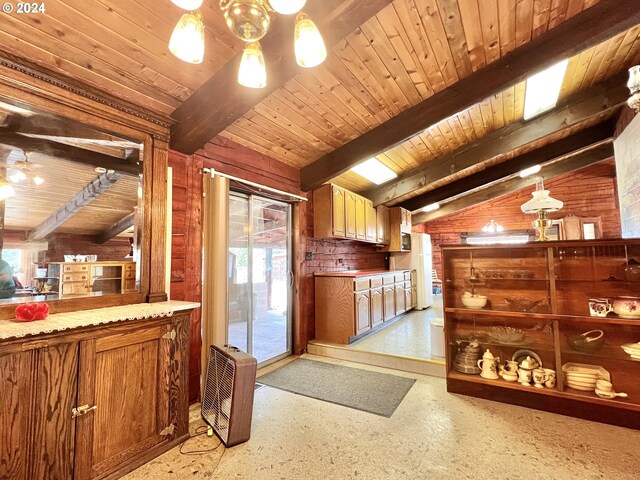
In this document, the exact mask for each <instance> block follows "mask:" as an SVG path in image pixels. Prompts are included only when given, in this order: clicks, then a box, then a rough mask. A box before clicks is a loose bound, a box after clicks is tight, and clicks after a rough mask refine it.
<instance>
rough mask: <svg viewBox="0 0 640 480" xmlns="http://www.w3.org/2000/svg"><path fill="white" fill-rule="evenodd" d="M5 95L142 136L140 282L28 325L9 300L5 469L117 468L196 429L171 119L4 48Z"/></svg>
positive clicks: (116, 472)
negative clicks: (171, 267)
mask: <svg viewBox="0 0 640 480" xmlns="http://www.w3.org/2000/svg"><path fill="white" fill-rule="evenodd" d="M0 98H2V99H3V100H4V101H7V102H15V103H17V104H19V105H20V106H25V107H28V108H30V109H33V111H37V112H41V113H42V114H43V115H52V116H56V117H60V118H66V119H73V121H74V122H81V123H82V124H83V125H85V126H87V127H88V128H92V129H95V130H98V131H101V132H108V133H111V134H113V135H117V136H119V137H121V138H126V139H129V140H131V141H133V142H136V143H139V144H142V145H143V147H142V149H141V155H140V160H141V165H142V172H141V173H142V189H141V191H142V197H141V199H140V202H139V205H138V209H139V210H138V211H139V212H140V220H141V228H142V231H141V235H140V237H139V238H140V242H139V244H138V246H139V251H138V252H137V254H136V264H137V270H138V272H139V274H138V278H137V281H138V288H129V286H130V285H129V283H127V282H125V283H124V288H123V289H122V290H124V291H123V292H122V293H119V294H113V295H100V296H86V295H73V296H69V297H66V296H62V298H58V299H55V300H49V299H47V302H48V303H49V306H50V311H51V314H50V316H49V318H48V319H47V320H44V321H40V322H32V323H30V324H17V323H16V322H14V321H12V320H11V319H14V318H15V317H14V315H15V313H14V311H15V308H16V305H15V304H11V303H8V304H0V392H2V394H1V397H2V404H3V408H2V409H1V410H0V425H3V431H2V435H3V438H2V449H1V451H0V478H10V479H12V480H31V479H35V478H59V479H72V478H73V479H76V480H78V479H107V478H119V477H121V476H122V475H124V474H125V473H127V472H128V471H131V470H133V469H134V468H136V467H137V466H139V465H141V464H143V463H145V462H147V461H149V460H150V459H152V458H154V457H156V456H158V455H159V454H160V453H162V452H164V451H166V450H168V449H170V448H172V447H173V446H175V445H178V444H179V443H181V442H183V441H184V440H185V439H186V438H188V435H189V432H188V415H189V412H188V407H189V401H188V391H189V388H188V363H189V362H188V360H189V331H190V326H189V322H190V312H191V310H192V309H193V308H194V307H195V306H196V304H186V303H185V302H167V301H166V300H167V294H166V292H165V278H166V277H165V269H166V263H165V257H166V241H167V240H166V239H167V236H166V216H167V171H168V169H167V159H168V140H169V128H170V124H171V121H170V119H168V118H166V117H162V116H159V115H156V114H153V113H149V112H146V111H144V110H141V109H140V108H138V107H136V106H133V105H130V104H126V103H124V102H121V101H119V100H116V99H114V98H113V97H111V96H109V95H108V94H105V93H103V92H99V91H96V90H92V89H90V88H87V87H85V86H83V85H80V84H78V83H77V82H75V81H74V80H72V79H68V78H62V77H60V76H58V75H55V74H52V73H51V72H48V71H44V70H43V69H42V68H40V67H39V66H36V65H32V64H29V63H28V62H26V61H23V60H19V59H17V58H15V57H12V56H9V55H5V54H3V53H2V52H0ZM63 265H64V264H63ZM77 265H80V267H77V268H83V267H86V268H89V264H87V265H82V264H76V266H77ZM131 265H135V264H133V263H131ZM76 266H74V265H71V266H69V269H70V271H69V272H66V273H67V274H68V275H70V276H69V277H68V279H67V280H65V277H64V276H63V277H61V282H63V284H64V282H65V281H71V280H72V276H74V275H76V273H79V275H80V277H81V276H82V274H83V272H76V271H75V270H74V268H76ZM121 268H123V269H124V276H125V277H126V276H127V268H126V265H124V264H123V265H122V266H121ZM63 270H64V268H63ZM129 271H130V272H131V271H132V270H129ZM64 273H65V272H61V275H64ZM87 273H88V272H87ZM129 276H131V273H129ZM115 277H116V275H114V278H115ZM74 278H75V277H74ZM114 282H115V283H117V284H118V285H119V286H120V287H122V285H123V283H122V281H120V280H118V281H114ZM118 282H120V283H118ZM114 293H115V292H114ZM36 300H37V298H36ZM150 304H153V305H154V306H150ZM83 311H86V312H83ZM21 329H24V330H21ZM5 427H6V428H5Z"/></svg>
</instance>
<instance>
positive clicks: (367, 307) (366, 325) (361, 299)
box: [355, 290, 371, 335]
mask: <svg viewBox="0 0 640 480" xmlns="http://www.w3.org/2000/svg"><path fill="white" fill-rule="evenodd" d="M355 297H356V298H355V306H356V312H355V317H356V335H361V334H363V333H364V332H366V331H368V330H371V320H370V317H371V304H370V301H371V300H370V298H369V290H366V291H364V292H358V293H356V294H355Z"/></svg>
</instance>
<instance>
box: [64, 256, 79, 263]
mask: <svg viewBox="0 0 640 480" xmlns="http://www.w3.org/2000/svg"><path fill="white" fill-rule="evenodd" d="M64 261H65V262H75V261H76V256H75V255H65V256H64Z"/></svg>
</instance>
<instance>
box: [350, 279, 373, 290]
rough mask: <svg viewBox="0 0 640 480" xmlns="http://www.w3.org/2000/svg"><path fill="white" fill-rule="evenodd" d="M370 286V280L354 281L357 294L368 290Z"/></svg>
mask: <svg viewBox="0 0 640 480" xmlns="http://www.w3.org/2000/svg"><path fill="white" fill-rule="evenodd" d="M369 285H370V282H369V279H368V278H356V279H355V280H354V281H353V286H354V288H355V290H356V292H359V291H360V290H365V289H368V288H369Z"/></svg>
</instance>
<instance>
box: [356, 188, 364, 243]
mask: <svg viewBox="0 0 640 480" xmlns="http://www.w3.org/2000/svg"><path fill="white" fill-rule="evenodd" d="M366 239H367V223H366V217H365V199H364V198H363V197H361V196H360V195H356V240H366Z"/></svg>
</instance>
